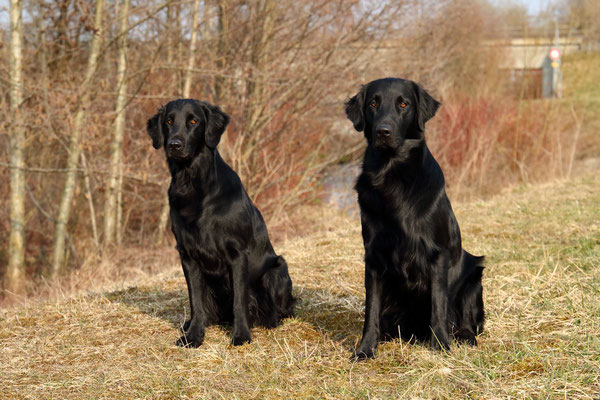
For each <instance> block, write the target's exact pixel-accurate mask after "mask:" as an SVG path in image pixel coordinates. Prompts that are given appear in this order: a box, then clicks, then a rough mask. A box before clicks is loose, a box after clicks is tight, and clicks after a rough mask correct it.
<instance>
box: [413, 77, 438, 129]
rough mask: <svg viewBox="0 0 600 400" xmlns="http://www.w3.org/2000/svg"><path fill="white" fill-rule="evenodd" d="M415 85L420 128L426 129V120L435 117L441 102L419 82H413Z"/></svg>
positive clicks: (417, 117)
mask: <svg viewBox="0 0 600 400" xmlns="http://www.w3.org/2000/svg"><path fill="white" fill-rule="evenodd" d="M413 85H414V91H415V96H416V98H417V116H416V120H417V124H418V127H419V130H420V131H424V130H425V122H427V121H429V120H430V119H431V118H433V116H434V115H435V113H436V112H437V110H438V108H439V107H440V105H441V103H440V102H439V101H437V100H436V99H434V98H433V97H432V96H431V95H430V94H429V93H427V91H426V90H425V89H423V87H422V86H421V85H419V84H418V83H416V82H413Z"/></svg>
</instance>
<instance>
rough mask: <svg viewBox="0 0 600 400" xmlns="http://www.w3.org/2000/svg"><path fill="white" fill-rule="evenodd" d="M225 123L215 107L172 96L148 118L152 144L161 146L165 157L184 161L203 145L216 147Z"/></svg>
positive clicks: (211, 148)
mask: <svg viewBox="0 0 600 400" xmlns="http://www.w3.org/2000/svg"><path fill="white" fill-rule="evenodd" d="M228 123H229V116H228V115H227V114H225V113H224V112H223V111H221V109H220V108H219V107H216V106H213V105H211V104H208V103H205V102H202V101H198V100H191V99H179V100H174V101H171V102H169V103H167V104H166V105H164V106H162V107H161V108H160V109H159V110H158V112H157V113H156V115H154V116H153V117H152V118H150V119H149V120H148V124H147V127H146V129H147V131H148V134H149V135H150V137H151V138H152V146H154V148H155V149H159V148H160V147H161V146H164V148H165V152H166V153H167V158H169V159H172V160H175V161H186V160H189V159H191V158H193V157H194V156H195V155H196V154H198V153H199V152H200V151H202V150H203V149H204V148H208V149H210V150H214V149H216V147H217V145H218V144H219V141H220V140H221V135H222V134H223V132H224V131H225V128H226V127H227V124H228Z"/></svg>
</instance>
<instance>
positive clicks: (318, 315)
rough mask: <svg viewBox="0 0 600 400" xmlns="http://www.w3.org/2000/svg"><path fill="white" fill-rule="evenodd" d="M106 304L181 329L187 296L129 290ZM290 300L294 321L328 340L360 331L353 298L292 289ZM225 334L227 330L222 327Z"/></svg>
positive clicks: (360, 310) (175, 292)
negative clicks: (120, 307)
mask: <svg viewBox="0 0 600 400" xmlns="http://www.w3.org/2000/svg"><path fill="white" fill-rule="evenodd" d="M104 296H105V297H106V298H107V299H108V300H110V301H112V302H115V303H119V304H123V305H126V306H128V307H132V308H136V309H138V310H140V311H141V312H142V313H144V314H147V315H150V316H152V317H155V318H160V319H163V320H165V321H167V322H169V323H170V324H171V325H172V326H173V327H174V328H178V329H181V328H182V326H183V323H184V322H185V320H186V319H188V318H189V315H190V314H189V301H188V292H187V290H186V289H185V287H183V288H181V289H165V288H161V287H145V286H141V287H131V288H128V289H124V290H117V291H114V292H110V293H106V294H105V295H104ZM294 296H295V297H296V298H297V299H298V302H297V304H296V308H295V318H296V319H297V320H299V321H302V322H306V323H309V324H310V325H312V326H313V327H314V328H315V329H316V330H317V331H320V332H322V333H324V334H327V335H328V336H329V337H330V338H331V339H333V340H336V341H344V340H345V339H348V338H356V337H357V336H358V335H359V334H360V332H361V329H362V322H363V319H362V318H363V304H362V300H361V299H357V298H355V297H354V296H350V295H349V296H340V295H336V294H333V293H331V292H329V291H327V290H325V289H308V288H304V287H295V288H294ZM223 328H224V329H225V330H230V327H228V326H223Z"/></svg>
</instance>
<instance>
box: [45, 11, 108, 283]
mask: <svg viewBox="0 0 600 400" xmlns="http://www.w3.org/2000/svg"><path fill="white" fill-rule="evenodd" d="M103 12H104V0H96V11H95V16H94V28H95V29H96V31H95V33H94V36H93V38H92V44H91V49H90V54H89V57H88V63H87V67H86V71H85V78H84V81H83V84H82V85H81V87H80V91H81V92H80V96H79V101H78V105H77V110H76V112H75V121H74V123H73V131H72V133H71V139H70V142H69V156H68V158H67V174H66V178H65V186H64V190H63V194H62V198H61V201H60V206H59V209H58V216H57V218H56V228H55V234H54V251H53V256H52V271H51V273H52V275H57V274H59V273H61V272H62V271H63V268H64V264H65V240H66V236H67V223H68V222H69V216H70V214H71V206H72V202H73V194H74V192H75V186H76V184H77V171H76V169H77V164H78V161H79V152H80V148H79V140H80V137H81V131H82V128H83V124H84V122H85V121H84V119H85V113H86V110H85V106H86V105H87V104H88V103H89V99H90V86H91V85H90V83H91V81H92V78H93V76H94V73H95V71H96V66H97V63H98V55H99V53H100V42H101V39H102V16H103Z"/></svg>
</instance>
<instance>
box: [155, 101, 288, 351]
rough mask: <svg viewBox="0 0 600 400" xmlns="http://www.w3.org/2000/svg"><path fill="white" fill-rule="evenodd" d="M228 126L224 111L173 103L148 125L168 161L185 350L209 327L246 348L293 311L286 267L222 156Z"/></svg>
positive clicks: (192, 103)
mask: <svg viewBox="0 0 600 400" xmlns="http://www.w3.org/2000/svg"><path fill="white" fill-rule="evenodd" d="M228 123H229V116H227V114H225V113H224V112H223V111H221V109H220V108H218V107H215V106H213V105H210V104H208V103H204V102H201V101H197V100H190V99H180V100H175V101H171V102H170V103H168V104H167V105H166V106H164V107H161V108H160V109H159V111H158V113H157V114H156V115H155V116H153V117H152V118H150V120H148V126H147V130H148V133H149V134H150V137H151V138H152V145H153V146H154V148H156V149H158V148H160V147H161V146H164V148H165V152H166V155H167V164H168V166H169V170H170V172H171V186H170V187H169V204H170V214H171V229H172V230H173V234H174V235H175V239H176V240H177V250H178V251H179V255H180V258H181V264H182V266H183V272H184V274H185V279H186V282H187V287H188V293H189V298H190V309H191V318H190V320H189V321H187V322H186V323H185V324H184V326H183V329H184V335H183V336H182V337H181V338H180V339H179V340H178V341H177V344H178V345H181V346H191V347H198V346H200V345H201V344H202V341H203V339H204V330H205V327H206V326H207V325H212V324H228V325H229V324H232V325H233V332H232V343H233V344H234V345H241V344H243V343H245V342H250V340H251V337H250V327H251V326H252V325H253V324H259V325H263V326H265V327H274V326H276V325H278V324H279V322H280V321H281V319H282V318H285V317H288V316H291V315H292V314H293V310H294V304H295V299H294V298H293V296H292V281H291V279H290V276H289V274H288V267H287V264H286V262H285V260H284V259H283V257H281V256H278V255H277V254H275V251H274V250H273V246H272V245H271V242H270V240H269V235H268V233H267V228H266V226H265V222H264V221H263V218H262V215H261V214H260V211H258V209H257V208H256V207H255V206H254V204H253V203H252V201H251V200H250V198H249V197H248V194H247V193H246V190H245V189H244V186H243V185H242V182H241V181H240V178H239V177H238V175H237V174H236V173H235V172H234V171H233V170H232V169H231V168H230V167H229V166H228V165H227V164H226V163H225V161H223V159H222V158H221V156H220V155H219V152H218V151H217V144H218V143H219V141H220V139H221V135H222V134H223V132H224V131H225V127H226V126H227V124H228Z"/></svg>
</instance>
